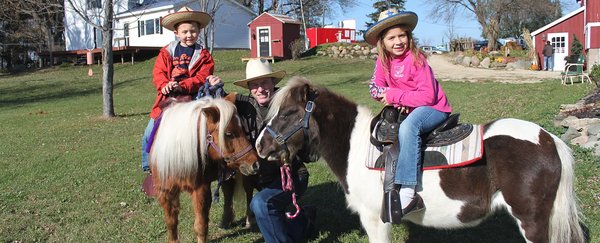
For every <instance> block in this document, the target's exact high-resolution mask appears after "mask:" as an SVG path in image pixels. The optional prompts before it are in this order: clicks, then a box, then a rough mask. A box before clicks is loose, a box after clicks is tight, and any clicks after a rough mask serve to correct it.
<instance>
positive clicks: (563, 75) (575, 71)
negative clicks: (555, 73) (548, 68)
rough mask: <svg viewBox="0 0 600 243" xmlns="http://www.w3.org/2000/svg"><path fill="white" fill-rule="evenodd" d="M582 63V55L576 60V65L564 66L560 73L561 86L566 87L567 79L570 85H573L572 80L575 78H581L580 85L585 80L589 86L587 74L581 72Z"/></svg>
mask: <svg viewBox="0 0 600 243" xmlns="http://www.w3.org/2000/svg"><path fill="white" fill-rule="evenodd" d="M583 62H584V58H583V55H581V56H579V58H577V63H567V65H566V66H565V71H562V72H560V81H561V84H564V85H566V84H567V78H568V79H569V81H570V82H571V84H573V78H577V77H581V83H583V82H585V79H586V78H587V81H588V82H590V84H591V83H592V80H591V79H590V76H588V74H587V73H586V72H584V71H583Z"/></svg>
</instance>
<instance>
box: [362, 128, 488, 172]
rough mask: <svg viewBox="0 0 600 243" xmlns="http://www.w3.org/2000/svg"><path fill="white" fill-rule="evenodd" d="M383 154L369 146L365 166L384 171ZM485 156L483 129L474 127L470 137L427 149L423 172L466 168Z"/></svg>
mask: <svg viewBox="0 0 600 243" xmlns="http://www.w3.org/2000/svg"><path fill="white" fill-rule="evenodd" d="M381 155H382V152H381V151H379V150H378V149H377V147H375V146H374V145H372V144H369V149H368V150H367V154H366V158H365V166H366V167H367V168H369V169H372V170H384V168H383V165H381V163H380V164H377V158H379V156H381ZM482 156H483V127H482V126H481V125H473V131H472V132H471V134H469V136H467V137H465V138H464V139H462V140H460V141H458V142H456V143H454V144H450V145H444V146H437V147H426V148H425V151H424V153H423V170H436V169H445V168H452V167H460V166H465V165H468V164H471V163H474V162H475V161H477V160H479V159H481V157H482Z"/></svg>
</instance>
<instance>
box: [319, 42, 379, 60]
mask: <svg viewBox="0 0 600 243" xmlns="http://www.w3.org/2000/svg"><path fill="white" fill-rule="evenodd" d="M317 56H329V57H332V58H348V59H352V58H359V59H367V58H370V59H373V60H375V59H376V58H377V48H375V47H374V48H371V47H370V46H368V45H364V44H363V45H359V44H337V45H331V46H329V47H327V48H326V49H325V50H321V51H317Z"/></svg>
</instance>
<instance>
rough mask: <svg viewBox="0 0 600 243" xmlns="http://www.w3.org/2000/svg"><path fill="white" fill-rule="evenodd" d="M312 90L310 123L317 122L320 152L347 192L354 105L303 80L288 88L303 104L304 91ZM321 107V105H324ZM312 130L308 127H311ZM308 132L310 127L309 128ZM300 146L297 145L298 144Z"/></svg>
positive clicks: (314, 124)
mask: <svg viewBox="0 0 600 243" xmlns="http://www.w3.org/2000/svg"><path fill="white" fill-rule="evenodd" d="M310 90H316V92H317V93H318V96H317V97H316V99H315V101H314V102H315V107H314V111H313V114H312V118H313V119H314V120H315V121H316V122H311V123H310V125H309V127H310V126H318V132H319V135H318V137H319V143H320V144H319V145H318V148H317V149H318V150H319V153H320V154H321V156H323V158H324V159H325V160H326V161H327V163H328V165H329V167H330V168H331V171H332V172H333V174H335V175H336V176H337V178H338V180H339V181H340V184H341V185H342V187H343V188H344V191H345V192H346V193H348V182H347V180H346V174H347V170H348V153H349V151H350V135H351V133H349V132H348V131H352V129H353V128H354V123H355V121H356V116H357V115H358V111H357V106H356V104H354V103H353V102H351V101H349V100H347V99H346V98H344V97H342V96H340V95H337V94H335V93H333V92H331V91H329V90H328V89H327V88H318V89H317V88H316V87H315V86H313V85H311V84H310V82H309V81H308V80H306V82H305V85H303V86H298V87H295V88H293V89H292V90H290V94H292V98H293V100H294V101H296V102H298V103H300V104H299V106H302V107H304V106H305V104H306V97H307V94H308V91H310ZM324 107H325V108H324ZM311 130H312V129H311ZM311 132H312V131H311ZM300 146H301V145H300Z"/></svg>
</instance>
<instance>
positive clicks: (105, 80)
mask: <svg viewBox="0 0 600 243" xmlns="http://www.w3.org/2000/svg"><path fill="white" fill-rule="evenodd" d="M96 1H100V0H95V1H88V2H96ZM67 2H68V3H69V5H70V7H71V8H72V10H73V11H75V12H76V13H77V15H79V16H80V17H81V18H82V19H83V20H84V21H85V22H86V23H87V24H89V25H91V26H93V27H94V28H97V29H99V30H100V31H101V32H102V115H103V116H104V117H107V118H109V117H114V116H115V109H114V103H113V78H114V63H113V19H114V13H113V0H103V2H104V5H103V6H102V8H93V7H92V8H89V9H88V6H84V5H85V4H77V3H74V2H73V0H67ZM96 3H97V2H96ZM97 20H100V21H101V23H102V24H96V21H97Z"/></svg>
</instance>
